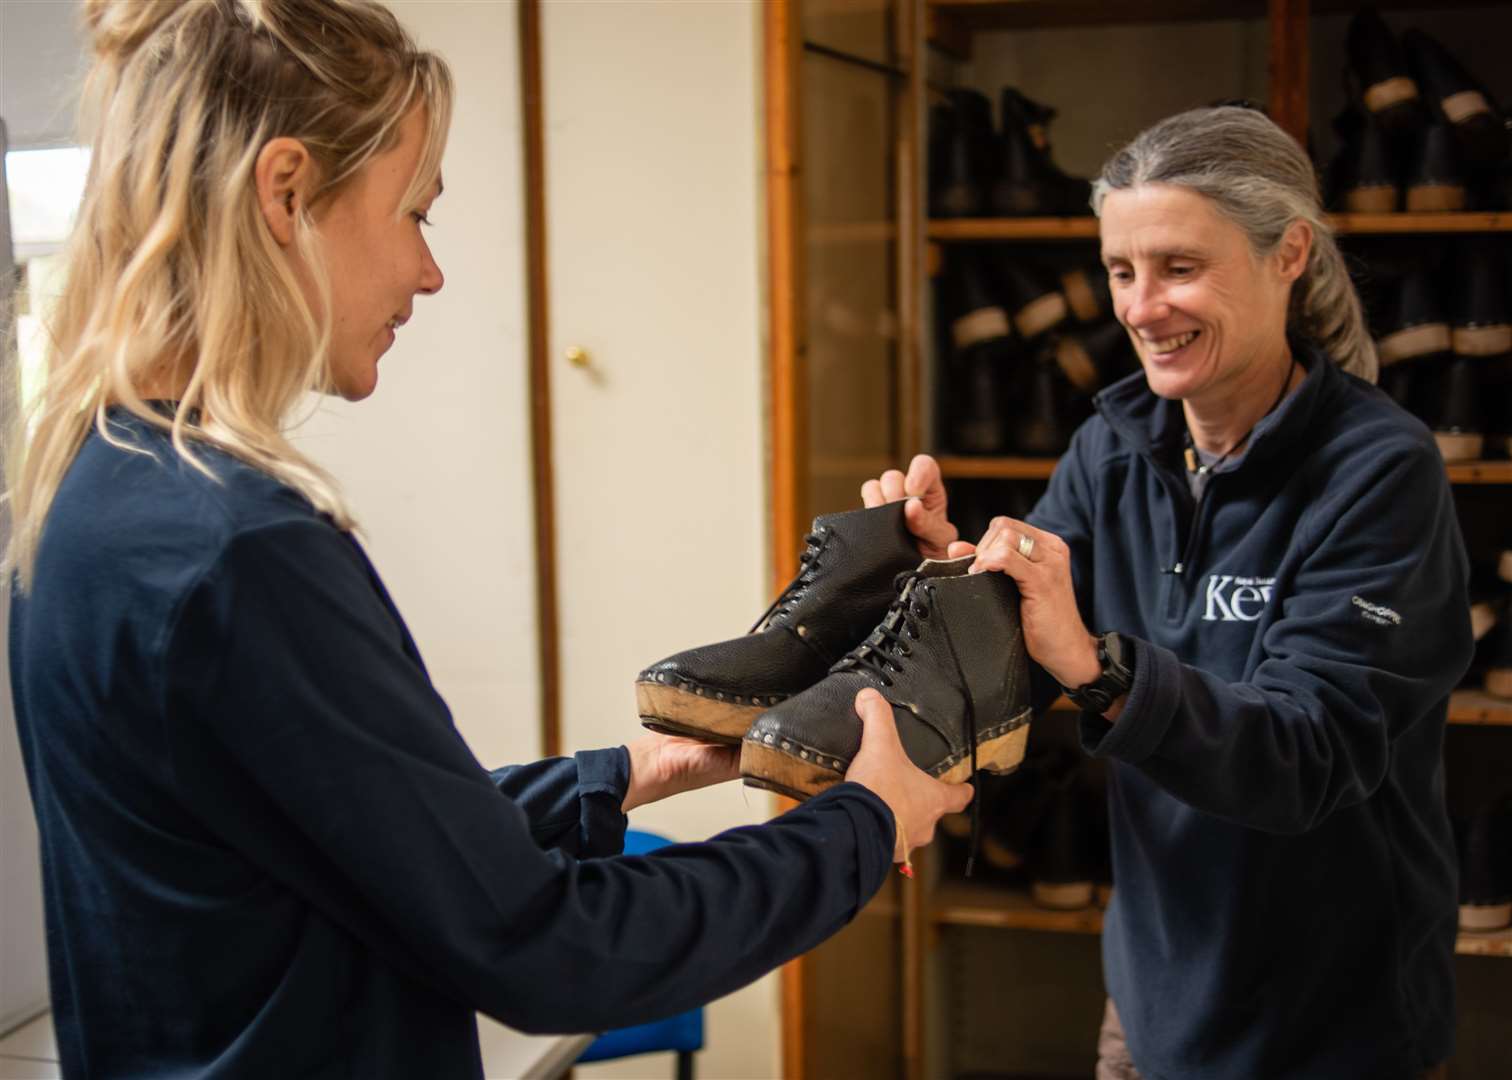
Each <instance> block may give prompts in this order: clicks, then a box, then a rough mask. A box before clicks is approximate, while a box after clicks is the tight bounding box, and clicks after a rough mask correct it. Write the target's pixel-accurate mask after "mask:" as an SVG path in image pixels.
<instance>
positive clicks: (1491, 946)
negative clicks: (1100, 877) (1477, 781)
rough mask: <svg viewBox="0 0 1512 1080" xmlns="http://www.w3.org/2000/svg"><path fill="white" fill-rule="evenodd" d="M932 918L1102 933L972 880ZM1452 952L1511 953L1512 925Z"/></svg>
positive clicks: (1094, 919)
mask: <svg viewBox="0 0 1512 1080" xmlns="http://www.w3.org/2000/svg"><path fill="white" fill-rule="evenodd" d="M930 922H931V923H932V924H933V925H934V926H936V927H944V926H974V927H993V928H997V929H1001V930H1039V931H1045V932H1049V933H1060V934H1100V933H1102V925H1103V912H1102V909H1101V908H1100V907H1097V906H1096V905H1090V906H1088V907H1085V908H1082V909H1079V910H1073V911H1065V910H1056V909H1052V908H1045V907H1040V906H1039V905H1037V904H1035V903H1034V901H1033V900H1032V899H1031V898H1030V896H1029V894H1028V893H1027V892H1026V891H1024V890H1023V889H1014V888H1009V887H1005V886H1000V885H987V884H976V883H974V882H969V881H949V882H943V881H942V882H941V883H940V884H939V885H938V886H936V887H935V890H934V896H933V900H932V902H931V905H930ZM1454 951H1455V952H1457V953H1459V954H1460V955H1462V956H1501V957H1508V958H1512V928H1503V929H1500V930H1464V931H1461V932H1460V933H1459V935H1458V936H1457V937H1456V938H1455V941H1454Z"/></svg>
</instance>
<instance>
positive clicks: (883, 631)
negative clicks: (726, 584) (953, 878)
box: [836, 570, 982, 877]
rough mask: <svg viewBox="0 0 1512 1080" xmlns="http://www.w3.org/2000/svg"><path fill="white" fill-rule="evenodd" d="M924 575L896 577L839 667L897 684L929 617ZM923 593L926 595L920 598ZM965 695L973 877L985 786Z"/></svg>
mask: <svg viewBox="0 0 1512 1080" xmlns="http://www.w3.org/2000/svg"><path fill="white" fill-rule="evenodd" d="M921 579H922V575H921V574H920V573H919V572H918V571H917V570H905V571H904V572H903V573H901V574H899V575H898V576H897V577H895V578H894V579H893V591H894V592H896V593H897V597H896V598H895V599H894V600H893V602H892V604H891V605H890V606H889V607H888V609H887V615H886V617H884V618H883V620H882V622H881V623H880V624H879V625H878V626H877V628H876V629H875V630H873V631H872V632H871V635H870V636H869V637H867V639H866V640H865V641H864V642H862V643H861V644H860V645H858V646H856V648H854V649H852V650H851V651H850V652H848V653H846V654H845V656H844V658H843V659H842V660H841V661H840V664H838V665H836V666H837V667H839V666H842V665H844V666H847V667H856V668H861V669H862V670H864V671H868V672H870V673H871V674H872V675H873V676H874V677H875V678H876V679H877V680H878V681H879V682H880V683H881V684H882V685H883V686H891V685H892V684H893V680H892V675H891V674H889V672H895V673H896V672H901V671H902V670H903V666H902V665H901V664H900V663H899V662H898V661H899V660H900V659H906V658H908V657H909V656H912V655H913V649H912V648H911V647H910V646H909V644H908V643H909V642H910V641H918V640H919V624H920V623H921V622H924V621H925V620H927V619H928V618H929V612H930V606H929V602H928V601H929V600H930V599H932V598H933V596H934V588H933V587H932V586H929V585H921V584H919V582H920V581H921ZM921 596H922V597H923V599H920V597H921ZM941 625H942V626H943V627H944V631H945V646H946V648H947V649H948V650H949V652H950V661H951V663H952V664H954V665H955V670H956V678H957V679H959V680H960V682H959V685H960V686H961V687H962V688H963V690H964V689H965V688H966V685H967V684H966V670H965V668H963V667H962V666H961V657H960V654H959V653H958V652H957V651H956V646H955V637H954V636H953V635H952V634H951V632H950V624H949V622H942V624H941ZM963 696H964V697H965V699H966V745H967V746H968V747H970V751H971V775H970V777H969V778H968V780H967V782H968V783H970V784H971V786H972V789H973V792H972V796H971V841H970V846H969V848H968V849H967V852H966V876H967V877H971V875H972V871H973V870H974V869H975V868H976V856H977V849H978V847H979V846H980V843H981V836H982V811H981V798H980V795H981V787H980V785H979V784H978V783H977V723H976V704H975V703H974V702H973V701H972V699H971V694H970V693H969V692H966V693H965V694H964V695H963Z"/></svg>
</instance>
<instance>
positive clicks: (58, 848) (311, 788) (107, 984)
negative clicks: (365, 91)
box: [10, 414, 893, 1078]
mask: <svg viewBox="0 0 1512 1080" xmlns="http://www.w3.org/2000/svg"><path fill="white" fill-rule="evenodd" d="M112 425H113V426H114V427H115V429H116V431H117V433H118V434H119V435H120V436H121V437H122V438H124V439H126V440H127V441H129V442H131V443H133V444H135V445H137V446H140V447H143V448H146V449H148V450H149V451H151V453H150V454H142V453H132V452H128V451H125V450H122V449H119V448H117V447H115V446H112V445H110V444H109V443H108V442H107V441H105V440H104V439H102V438H100V437H99V436H98V434H92V435H91V436H90V437H89V439H88V441H87V442H86V443H85V445H84V446H83V448H82V449H81V451H80V452H79V454H78V457H77V459H76V460H75V462H74V464H73V466H72V467H71V469H70V471H69V473H68V475H67V476H66V478H65V480H64V482H63V485H62V488H61V490H60V491H59V493H58V495H57V498H56V501H55V502H54V503H53V506H52V509H51V512H50V514H49V517H48V521H47V526H46V532H45V534H44V536H43V540H42V545H41V550H40V554H39V555H38V559H37V564H36V574H35V579H34V583H33V586H32V588H31V590H30V592H29V593H28V594H26V595H24V596H22V595H19V594H18V595H15V596H14V602H13V607H12V617H11V625H10V635H11V636H10V648H11V665H12V666H11V671H12V675H13V698H14V701H15V706H16V715H17V720H18V725H19V730H20V736H21V747H22V752H23V757H24V762H25V766H26V770H27V776H28V780H29V783H30V787H31V793H32V799H33V802H34V805H35V807H36V812H37V819H38V823H39V825H40V831H41V841H42V863H43V885H44V893H45V902H46V916H47V942H48V956H49V964H50V973H51V993H52V1001H53V1010H54V1021H55V1024H56V1029H57V1035H58V1044H59V1050H60V1053H61V1057H62V1062H63V1068H64V1071H65V1074H66V1075H69V1076H81V1077H82V1076H89V1077H102V1078H103V1077H114V1076H128V1075H129V1076H170V1075H171V1076H190V1075H192V1076H196V1077H259V1078H261V1077H295V1076H298V1077H327V1076H331V1077H335V1076H341V1077H364V1078H378V1077H396V1078H400V1077H402V1078H411V1077H420V1076H425V1077H472V1076H478V1075H481V1072H482V1068H481V1063H480V1060H479V1052H478V1040H477V1032H476V1027H475V1025H474V1019H473V1011H474V1010H475V1009H481V1010H483V1011H484V1012H487V1013H489V1014H490V1015H492V1016H495V1017H497V1018H498V1019H500V1020H502V1021H503V1022H505V1023H507V1024H510V1025H513V1026H515V1027H517V1028H521V1029H523V1030H526V1031H534V1032H572V1031H596V1030H601V1029H605V1028H609V1027H618V1026H623V1025H627V1024H633V1023H639V1022H642V1021H645V1020H649V1019H652V1018H656V1017H660V1016H665V1015H669V1014H672V1013H675V1012H678V1011H681V1010H685V1009H688V1008H691V1007H693V1006H695V1005H699V1004H701V1003H704V1002H706V1001H708V1000H710V999H711V998H714V997H718V996H720V995H722V994H725V993H728V992H729V991H731V990H734V989H735V988H737V987H739V986H741V985H743V984H745V983H747V982H749V981H751V980H752V979H754V978H756V977H757V976H759V975H761V974H762V973H764V972H766V971H768V970H770V969H771V968H773V967H775V966H776V965H777V964H779V963H781V962H783V961H785V960H787V959H789V958H791V957H793V956H795V955H797V954H798V953H800V952H802V951H804V950H805V949H808V948H810V947H812V946H813V945H815V944H817V943H818V942H819V941H821V940H823V939H824V938H825V937H827V936H828V935H830V934H832V933H833V932H834V931H836V930H837V929H839V928H840V927H841V926H842V925H844V924H845V922H846V921H847V920H849V919H850V918H851V917H852V916H853V915H854V914H855V912H856V911H857V909H858V908H859V907H860V906H861V905H862V904H863V903H864V902H865V901H866V900H867V899H868V898H869V897H870V896H871V895H872V894H873V893H874V892H875V891H876V890H877V889H878V888H879V887H880V885H881V883H882V881H883V880H884V875H885V874H886V872H887V870H888V869H889V867H890V865H891V858H892V847H893V823H892V815H891V813H890V812H889V811H888V809H887V807H886V806H885V805H884V804H883V803H882V802H881V801H880V800H878V799H877V798H876V796H874V795H873V794H872V793H871V792H869V791H867V790H866V789H864V788H861V787H859V786H857V785H854V784H842V785H840V786H838V787H836V788H835V789H833V790H832V791H831V792H827V793H825V794H824V795H821V796H819V797H817V798H814V799H812V800H810V801H809V802H808V803H807V804H805V805H804V806H802V807H800V808H798V809H796V810H793V811H791V812H789V813H788V814H786V815H784V816H783V817H782V818H780V819H779V820H777V821H775V822H773V823H770V824H768V825H764V826H760V827H754V828H745V829H736V830H733V831H731V832H728V833H725V834H723V835H722V836H720V837H718V838H716V839H715V840H713V841H711V842H708V843H702V844H687V845H678V846H674V847H670V848H665V849H663V850H661V851H658V852H656V853H654V854H651V855H647V856H640V857H633V858H631V857H619V858H602V857H600V856H610V855H615V854H616V853H618V852H619V850H620V848H621V845H622V843H623V838H624V828H625V818H624V816H623V815H622V814H621V813H620V809H619V807H620V803H621V801H622V799H623V797H624V793H625V787H626V783H627V781H628V758H627V755H626V752H625V750H624V749H623V748H619V749H616V750H611V751H599V752H593V753H580V754H578V755H576V757H575V758H569V759H560V760H555V761H547V762H542V763H539V764H535V765H529V766H524V767H520V768H515V769H503V770H499V771H497V772H494V773H492V774H490V773H489V772H487V771H485V770H484V769H483V768H482V767H481V766H480V765H479V764H478V763H477V761H476V760H475V759H474V758H473V756H472V755H471V753H469V751H468V749H467V747H466V745H465V744H464V743H463V741H462V739H461V737H460V736H459V735H458V733H457V731H456V729H455V727H454V726H453V724H452V721H451V717H450V715H449V714H448V712H447V709H446V706H445V704H444V703H443V702H442V700H441V698H440V697H439V696H438V695H437V693H436V691H435V689H434V688H433V687H432V686H431V683H430V680H429V679H428V678H427V676H426V673H425V668H424V666H423V665H422V663H421V660H420V656H419V653H418V652H417V651H416V648H415V643H414V642H413V641H412V640H411V638H410V635H409V633H408V632H407V631H406V629H405V626H404V622H403V620H402V619H400V617H399V614H398V612H397V611H396V610H395V608H394V606H393V604H392V603H391V602H390V600H389V597H388V595H387V593H386V592H385V591H384V588H383V585H382V583H381V582H380V581H379V579H378V575H377V574H376V573H375V571H374V570H373V568H372V566H371V565H370V564H369V562H368V561H367V558H366V557H365V556H364V554H363V552H362V550H361V548H360V547H359V546H358V544H357V543H356V541H355V540H353V539H352V538H351V537H350V536H349V535H347V534H345V533H342V532H340V531H338V530H337V529H335V528H334V527H332V525H330V524H329V523H328V521H327V520H325V519H323V518H322V517H320V516H319V515H317V514H316V513H315V512H314V511H313V510H312V509H311V507H310V506H309V504H308V503H306V502H305V501H304V500H303V499H302V498H301V497H299V496H298V495H296V494H295V493H294V492H293V491H291V490H290V489H288V488H286V487H283V486H282V485H280V484H278V483H277V482H275V481H274V480H272V479H271V478H269V477H268V476H266V475H264V474H262V473H260V472H258V471H256V470H254V469H251V468H248V467H246V466H244V465H241V464H239V463H237V462H235V461H233V460H231V459H228V458H226V457H224V456H222V455H219V454H216V453H213V452H207V454H206V460H207V462H208V463H209V464H210V465H211V467H212V469H213V470H214V472H215V473H216V475H217V476H218V477H219V482H217V481H213V480H211V479H209V478H207V477H205V476H203V475H202V474H200V473H198V472H196V471H194V470H193V469H191V468H189V467H188V466H186V465H184V464H183V463H182V462H180V461H179V460H178V459H177V458H176V457H174V455H173V453H172V451H171V448H170V447H169V446H168V444H167V442H166V440H165V439H164V437H163V436H162V435H161V434H159V433H157V432H155V431H153V430H151V429H150V428H148V427H147V426H146V425H143V424H142V423H141V422H139V421H138V420H136V419H135V418H129V417H127V416H125V415H123V414H117V415H115V416H114V419H113V420H112ZM631 629H632V628H629V627H627V632H629V631H630V630H631ZM500 722H501V723H506V722H509V723H513V722H519V721H518V719H511V718H504V717H501V718H500ZM633 722H634V721H633V719H630V718H628V717H627V723H630V724H632V725H633Z"/></svg>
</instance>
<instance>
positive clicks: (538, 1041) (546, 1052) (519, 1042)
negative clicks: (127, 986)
mask: <svg viewBox="0 0 1512 1080" xmlns="http://www.w3.org/2000/svg"><path fill="white" fill-rule="evenodd" d="M478 1041H479V1043H480V1044H481V1045H482V1048H483V1075H484V1076H486V1077H488V1078H489V1080H556V1078H557V1077H560V1076H563V1075H565V1074H566V1072H567V1070H568V1069H570V1068H572V1063H573V1062H574V1061H576V1060H577V1058H578V1055H579V1054H581V1053H582V1052H583V1051H584V1050H585V1049H586V1048H587V1046H588V1044H589V1043H591V1042H592V1041H593V1036H592V1035H521V1034H520V1033H519V1032H518V1031H513V1030H511V1029H509V1028H507V1027H505V1026H504V1025H503V1024H500V1023H499V1022H497V1021H495V1020H491V1019H489V1018H488V1017H486V1016H483V1015H481V1014H480V1015H479V1016H478ZM62 1075H63V1072H62V1070H61V1069H60V1068H59V1066H58V1041H57V1039H56V1038H54V1036H53V1026H52V1014H51V1013H43V1014H42V1015H41V1016H39V1017H37V1018H36V1019H35V1020H32V1021H31V1022H30V1023H27V1024H24V1025H22V1026H21V1027H19V1028H17V1029H16V1030H15V1031H13V1032H12V1033H11V1034H9V1035H7V1036H6V1037H5V1038H4V1039H0V1080H52V1078H53V1077H61V1076H62Z"/></svg>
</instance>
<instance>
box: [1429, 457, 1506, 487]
mask: <svg viewBox="0 0 1512 1080" xmlns="http://www.w3.org/2000/svg"><path fill="white" fill-rule="evenodd" d="M1445 468H1446V469H1448V470H1449V482H1450V483H1451V484H1512V461H1461V462H1459V463H1457V464H1454V465H1446V466H1445Z"/></svg>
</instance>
